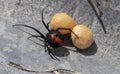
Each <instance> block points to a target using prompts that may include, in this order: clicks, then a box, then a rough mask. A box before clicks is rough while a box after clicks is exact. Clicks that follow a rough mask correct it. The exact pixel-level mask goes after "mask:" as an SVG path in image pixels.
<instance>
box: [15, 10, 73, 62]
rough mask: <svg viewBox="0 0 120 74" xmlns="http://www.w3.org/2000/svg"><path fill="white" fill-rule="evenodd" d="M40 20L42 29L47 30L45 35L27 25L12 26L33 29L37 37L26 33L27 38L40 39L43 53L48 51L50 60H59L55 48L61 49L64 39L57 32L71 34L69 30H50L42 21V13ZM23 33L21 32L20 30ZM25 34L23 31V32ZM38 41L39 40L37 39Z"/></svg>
mask: <svg viewBox="0 0 120 74" xmlns="http://www.w3.org/2000/svg"><path fill="white" fill-rule="evenodd" d="M41 17H42V18H41V19H42V23H43V25H44V27H45V28H46V29H47V31H48V33H47V34H46V35H44V34H42V33H41V32H40V31H39V30H37V29H36V28H34V27H31V26H28V25H23V24H15V25H13V27H15V26H24V27H28V28H30V29H33V30H34V31H36V32H37V33H38V34H39V35H32V34H31V33H28V32H26V33H28V34H30V35H31V36H30V37H28V38H31V37H35V38H37V39H39V38H42V40H41V41H43V42H44V47H45V51H48V54H49V55H50V57H51V58H52V59H56V60H59V59H58V58H57V57H56V55H55V48H58V47H61V46H62V45H63V44H64V39H63V35H62V34H61V33H60V32H59V30H60V29H62V30H69V31H71V32H72V30H71V29H69V28H58V29H56V30H50V29H49V26H48V24H46V23H45V22H44V19H43V11H42V13H41ZM22 31H23V30H22ZM24 32H25V31H24ZM39 40H40V39H39Z"/></svg>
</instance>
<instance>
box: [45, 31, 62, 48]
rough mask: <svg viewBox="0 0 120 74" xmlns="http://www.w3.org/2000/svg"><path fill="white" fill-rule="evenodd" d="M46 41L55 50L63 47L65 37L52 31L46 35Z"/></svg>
mask: <svg viewBox="0 0 120 74" xmlns="http://www.w3.org/2000/svg"><path fill="white" fill-rule="evenodd" d="M46 41H47V43H48V44H49V45H50V46H51V47H54V48H58V47H61V46H63V43H64V39H63V35H62V34H61V33H60V32H59V31H56V30H51V31H50V32H49V33H47V34H46Z"/></svg>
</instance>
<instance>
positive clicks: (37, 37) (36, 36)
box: [27, 35, 44, 42]
mask: <svg viewBox="0 0 120 74" xmlns="http://www.w3.org/2000/svg"><path fill="white" fill-rule="evenodd" d="M32 37H35V38H36V39H38V40H40V41H42V42H44V41H43V40H42V39H40V38H41V36H39V35H31V36H30V37H28V38H27V39H30V38H32ZM39 37H40V38H39Z"/></svg>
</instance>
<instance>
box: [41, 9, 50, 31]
mask: <svg viewBox="0 0 120 74" xmlns="http://www.w3.org/2000/svg"><path fill="white" fill-rule="evenodd" d="M43 11H44V10H42V13H41V20H42V23H43V25H44V26H45V28H46V29H47V30H48V32H50V29H49V27H48V24H49V22H48V23H47V24H46V23H45V21H44V17H43Z"/></svg>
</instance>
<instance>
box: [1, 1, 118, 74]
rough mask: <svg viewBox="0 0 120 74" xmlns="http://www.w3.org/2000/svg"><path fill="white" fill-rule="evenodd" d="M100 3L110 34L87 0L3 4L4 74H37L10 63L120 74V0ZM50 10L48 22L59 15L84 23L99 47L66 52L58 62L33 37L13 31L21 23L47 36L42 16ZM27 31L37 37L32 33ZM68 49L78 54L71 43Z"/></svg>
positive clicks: (2, 59)
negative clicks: (103, 27) (29, 38)
mask: <svg viewBox="0 0 120 74" xmlns="http://www.w3.org/2000/svg"><path fill="white" fill-rule="evenodd" d="M97 1H98V2H99V4H100V9H101V11H102V12H103V15H102V17H101V18H102V20H103V23H104V25H105V27H106V30H107V34H105V33H104V32H103V30H102V27H101V25H100V23H99V22H98V19H97V18H96V16H95V14H94V12H93V10H92V8H91V7H90V5H89V4H88V2H87V0H21V3H20V4H18V2H19V1H18V0H0V74H35V73H29V72H25V71H21V70H18V69H16V68H13V67H11V66H9V65H8V62H9V61H13V62H15V63H18V64H20V65H22V66H24V67H26V68H28V69H40V70H44V69H46V68H65V69H72V70H75V71H80V72H81V73H82V74H120V0H97ZM46 6H48V7H47V8H46V9H45V11H44V18H45V21H46V22H49V21H50V20H51V18H52V16H53V15H54V14H55V13H57V12H65V13H67V14H69V15H70V16H71V17H73V18H74V20H75V21H77V23H80V24H81V23H84V24H86V25H87V26H88V27H89V28H90V29H91V30H92V31H93V35H94V41H95V43H94V45H95V47H91V48H92V49H91V50H88V51H85V52H80V53H78V52H77V53H76V52H73V51H69V50H68V51H66V52H67V54H66V53H63V52H62V53H61V54H62V55H58V58H59V59H60V61H56V60H53V59H51V58H50V56H49V55H48V54H47V53H45V51H44V47H42V46H39V45H36V44H34V43H33V42H31V41H29V40H28V39H27V37H29V35H27V34H26V33H23V32H21V31H19V30H18V29H15V28H13V27H12V25H14V24H17V23H21V24H27V25H30V26H33V27H36V28H37V29H39V30H40V31H41V32H42V33H47V31H46V29H45V28H44V26H43V24H42V23H41V15H40V14H41V10H43V9H44V8H45V7H46ZM21 28H22V29H25V28H24V27H21ZM27 31H29V32H30V33H32V34H35V32H34V31H32V30H27ZM34 40H35V39H34ZM35 41H37V40H35ZM68 41H69V39H68ZM37 42H39V43H41V44H42V42H40V41H37ZM64 47H66V48H67V49H72V50H76V49H75V48H74V46H73V45H72V43H71V44H70V42H69V43H68V44H67V41H66V45H65V46H64ZM59 49H62V48H59ZM38 74H42V73H38Z"/></svg>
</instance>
